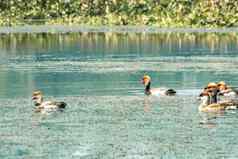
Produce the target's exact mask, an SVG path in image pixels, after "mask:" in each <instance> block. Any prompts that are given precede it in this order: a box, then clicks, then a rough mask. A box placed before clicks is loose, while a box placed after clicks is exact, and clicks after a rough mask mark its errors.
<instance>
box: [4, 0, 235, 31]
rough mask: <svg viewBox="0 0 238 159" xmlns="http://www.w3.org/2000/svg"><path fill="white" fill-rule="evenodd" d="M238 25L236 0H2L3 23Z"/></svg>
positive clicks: (161, 25)
mask: <svg viewBox="0 0 238 159" xmlns="http://www.w3.org/2000/svg"><path fill="white" fill-rule="evenodd" d="M25 24H67V25H72V24H85V25H96V26H98V25H112V26H113V25H151V26H159V27H237V26H238V1H237V0H30V1H29V0H0V25H2V26H12V25H25Z"/></svg>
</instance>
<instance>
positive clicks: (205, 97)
mask: <svg viewBox="0 0 238 159" xmlns="http://www.w3.org/2000/svg"><path fill="white" fill-rule="evenodd" d="M218 92H219V91H218V90H217V89H215V88H214V89H209V88H206V89H205V90H204V91H203V92H202V93H201V94H200V95H199V99H200V100H201V101H202V104H203V105H209V104H213V103H217V95H218Z"/></svg>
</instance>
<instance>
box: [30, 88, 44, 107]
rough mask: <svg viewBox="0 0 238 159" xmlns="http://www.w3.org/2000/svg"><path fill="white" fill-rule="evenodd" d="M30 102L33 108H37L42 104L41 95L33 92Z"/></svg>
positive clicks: (38, 92)
mask: <svg viewBox="0 0 238 159" xmlns="http://www.w3.org/2000/svg"><path fill="white" fill-rule="evenodd" d="M32 101H33V102H34V104H35V106H39V105H40V104H41V103H42V102H43V94H42V92H41V91H34V92H33V94H32Z"/></svg>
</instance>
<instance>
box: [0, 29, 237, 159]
mask: <svg viewBox="0 0 238 159" xmlns="http://www.w3.org/2000/svg"><path fill="white" fill-rule="evenodd" d="M237 44H238V36H237V34H236V33H109V32H108V33H100V32H99V33H61V34H56V33H55V34H50V33H34V34H33V33H31V34H30V33H21V34H17V33H15V34H0V107H1V110H0V158H4V159H5V158H7V159H16V158H24V159H28V158H29V159H32V158H34V159H35V158H52V159H61V158H62V159H66V158H67V159H71V158H77V159H78V158H80V159H81V158H83V159H101V158H103V159H104V158H105V159H109V158H116V159H122V158H123V159H124V158H125V159H142V158H143V159H152V158H155V159H157V158H161V159H191V158H193V159H200V158H201V159H215V158H217V159H218V158H219V159H220V158H238V151H237V149H238V145H237V143H238V133H237V131H238V125H237V122H238V113H237V111H229V112H225V113H217V114H206V113H199V112H198V109H197V108H198V105H199V101H198V100H197V98H196V97H197V95H198V93H199V92H200V91H201V89H202V88H203V87H204V86H205V85H206V84H207V83H208V82H210V81H221V80H224V81H226V82H227V83H229V84H230V85H232V86H238V58H237V55H238V54H237V53H238V51H237V50H238V45H237ZM144 74H149V75H150V76H151V77H152V87H163V86H166V87H169V88H174V89H176V90H177V92H178V95H177V96H174V97H163V96H155V97H148V96H145V95H144V94H143V89H144V88H143V86H142V85H141V83H140V79H141V77H142V76H143V75H144ZM34 90H41V91H42V92H43V93H44V96H45V99H54V100H62V101H65V102H66V103H67V104H68V106H67V109H66V110H65V111H64V112H57V113H53V114H50V115H42V114H37V113H34V112H33V108H34V107H33V105H32V102H31V94H32V92H33V91H34Z"/></svg>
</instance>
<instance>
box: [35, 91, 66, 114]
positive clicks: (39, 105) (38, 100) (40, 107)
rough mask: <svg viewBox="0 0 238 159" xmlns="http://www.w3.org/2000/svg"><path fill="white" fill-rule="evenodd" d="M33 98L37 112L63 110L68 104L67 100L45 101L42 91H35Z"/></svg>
mask: <svg viewBox="0 0 238 159" xmlns="http://www.w3.org/2000/svg"><path fill="white" fill-rule="evenodd" d="M32 100H33V101H34V104H35V106H36V107H35V112H43V113H45V112H53V111H58V110H63V109H64V108H65V107H66V106H67V104H66V103H65V102H56V101H43V96H42V93H41V92H40V91H37V92H34V93H33V96H32Z"/></svg>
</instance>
